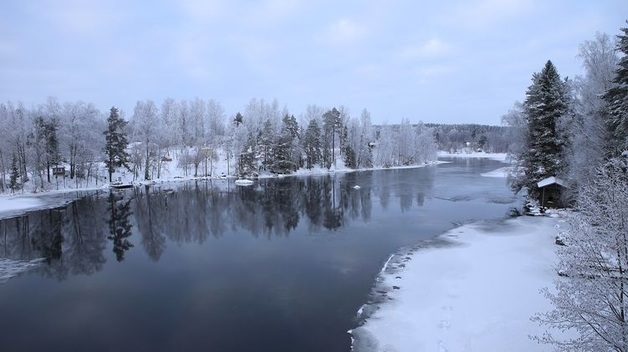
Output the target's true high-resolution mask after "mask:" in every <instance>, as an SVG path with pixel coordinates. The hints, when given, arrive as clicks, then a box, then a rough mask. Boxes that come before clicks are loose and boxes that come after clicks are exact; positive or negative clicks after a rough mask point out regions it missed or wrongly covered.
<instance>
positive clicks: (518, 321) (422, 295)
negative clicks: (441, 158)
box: [349, 217, 559, 352]
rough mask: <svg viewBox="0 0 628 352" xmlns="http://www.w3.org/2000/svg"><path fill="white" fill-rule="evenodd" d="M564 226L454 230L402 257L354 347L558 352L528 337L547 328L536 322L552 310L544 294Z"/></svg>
mask: <svg viewBox="0 0 628 352" xmlns="http://www.w3.org/2000/svg"><path fill="white" fill-rule="evenodd" d="M558 221H559V219H557V218H547V217H543V218H531V217H520V218H517V219H511V220H507V221H505V222H503V223H500V224H489V223H474V224H470V225H465V226H462V227H460V228H457V229H454V230H451V231H449V232H447V233H446V234H445V235H443V236H442V237H441V238H439V239H437V241H434V244H437V246H435V245H432V246H431V247H430V248H423V249H417V250H416V251H413V252H412V253H411V254H401V255H397V257H398V258H397V259H396V260H392V261H391V263H390V264H388V267H389V268H387V269H386V270H385V272H384V273H383V274H382V275H381V276H380V278H378V280H379V282H380V283H381V284H380V285H379V286H378V287H376V288H375V289H374V294H379V295H380V296H382V297H384V299H380V300H379V301H380V302H383V303H381V304H378V305H377V307H375V308H371V309H370V310H369V309H364V308H365V307H362V308H360V310H361V312H362V311H367V312H369V311H370V312H372V314H371V315H370V316H368V317H366V320H365V322H364V324H363V325H362V326H360V327H358V328H356V329H354V330H352V331H349V332H350V333H351V334H352V335H353V338H354V339H355V342H354V345H353V350H354V351H357V352H364V351H391V352H392V351H395V352H403V351H411V352H419V351H544V350H550V346H545V345H538V344H537V343H536V342H535V341H532V340H530V339H529V338H528V336H529V335H541V334H542V333H543V331H544V330H543V328H542V327H540V326H538V325H537V324H536V323H533V322H531V321H530V317H532V316H533V315H534V314H536V313H538V312H544V311H548V310H550V309H551V304H550V302H549V301H548V300H546V299H545V298H544V296H543V295H542V294H541V293H539V289H541V288H543V287H548V286H553V285H552V280H553V279H554V278H555V277H556V275H557V274H556V271H555V270H554V269H553V263H554V261H555V258H556V257H555V254H554V248H555V245H554V238H555V236H556V233H557V230H556V226H557V224H558ZM391 266H392V268H391ZM395 268H396V269H395ZM367 308H368V307H367ZM378 308H379V309H378Z"/></svg>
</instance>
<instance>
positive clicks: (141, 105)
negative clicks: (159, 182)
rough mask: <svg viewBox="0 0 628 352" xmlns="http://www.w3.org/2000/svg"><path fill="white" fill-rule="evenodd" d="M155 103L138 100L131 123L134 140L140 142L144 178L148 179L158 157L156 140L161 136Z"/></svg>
mask: <svg viewBox="0 0 628 352" xmlns="http://www.w3.org/2000/svg"><path fill="white" fill-rule="evenodd" d="M160 122H161V121H160V119H159V111H158V110H157V105H156V104H155V102H153V101H152V100H146V101H138V102H137V104H136V105H135V109H134V112H133V119H132V120H131V125H132V127H133V132H134V137H135V140H137V141H139V142H141V143H142V149H143V154H144V155H143V161H144V179H145V180H150V179H151V177H150V170H151V165H154V164H156V163H157V162H158V160H157V159H159V158H160V155H159V153H158V152H157V149H158V145H157V143H156V141H157V140H158V139H159V138H160V137H161V124H160Z"/></svg>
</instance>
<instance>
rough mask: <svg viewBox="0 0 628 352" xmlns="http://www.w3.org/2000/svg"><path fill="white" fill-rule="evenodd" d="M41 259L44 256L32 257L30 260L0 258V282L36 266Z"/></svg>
mask: <svg viewBox="0 0 628 352" xmlns="http://www.w3.org/2000/svg"><path fill="white" fill-rule="evenodd" d="M43 260H44V258H38V259H33V260H30V261H25V260H13V259H8V258H0V284H3V283H5V282H7V281H8V280H9V279H10V278H12V277H15V276H17V275H19V274H21V273H23V272H26V271H28V270H30V269H32V268H34V267H37V266H38V265H39V264H40V263H41V262H42V261H43Z"/></svg>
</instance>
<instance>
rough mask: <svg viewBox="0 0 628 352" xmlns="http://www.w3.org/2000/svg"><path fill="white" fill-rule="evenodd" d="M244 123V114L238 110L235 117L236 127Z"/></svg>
mask: <svg viewBox="0 0 628 352" xmlns="http://www.w3.org/2000/svg"><path fill="white" fill-rule="evenodd" d="M242 123H244V116H242V114H240V113H239V112H238V113H237V114H236V116H235V117H234V118H233V124H234V125H236V127H238V126H240V125H241V124H242Z"/></svg>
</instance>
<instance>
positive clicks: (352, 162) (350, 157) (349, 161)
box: [344, 144, 358, 169]
mask: <svg viewBox="0 0 628 352" xmlns="http://www.w3.org/2000/svg"><path fill="white" fill-rule="evenodd" d="M344 160H345V166H346V167H349V168H352V169H357V168H358V164H357V160H356V156H355V151H353V148H351V146H350V145H348V144H347V145H345V159H344Z"/></svg>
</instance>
